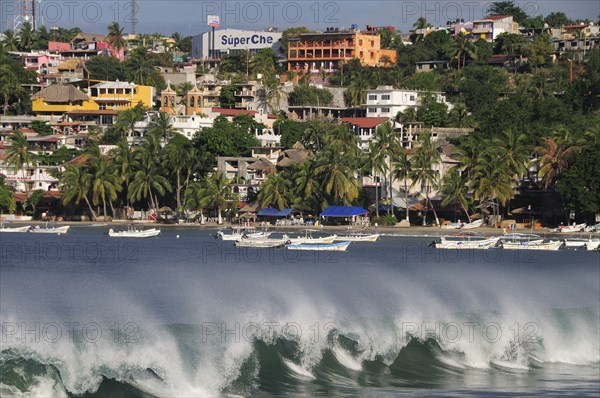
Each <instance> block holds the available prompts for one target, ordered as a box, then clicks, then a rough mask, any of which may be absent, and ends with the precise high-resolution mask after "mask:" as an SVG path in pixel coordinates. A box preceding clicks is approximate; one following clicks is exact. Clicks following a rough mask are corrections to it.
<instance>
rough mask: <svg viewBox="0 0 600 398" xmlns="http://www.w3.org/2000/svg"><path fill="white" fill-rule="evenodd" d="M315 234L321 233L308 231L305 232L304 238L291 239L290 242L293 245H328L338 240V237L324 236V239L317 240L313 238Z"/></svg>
mask: <svg viewBox="0 0 600 398" xmlns="http://www.w3.org/2000/svg"><path fill="white" fill-rule="evenodd" d="M313 232H319V231H314V230H311V229H307V230H306V231H305V235H304V236H298V237H296V238H290V241H291V242H292V244H328V243H333V242H334V241H335V240H336V239H337V235H331V236H324V237H322V238H315V237H313V236H312V233H313Z"/></svg>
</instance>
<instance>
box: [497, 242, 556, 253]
mask: <svg viewBox="0 0 600 398" xmlns="http://www.w3.org/2000/svg"><path fill="white" fill-rule="evenodd" d="M562 245H563V242H562V241H559V240H556V241H550V242H544V241H542V242H538V241H533V242H527V241H523V242H504V243H502V248H503V249H508V250H548V251H556V250H558V249H560V248H561V246H562Z"/></svg>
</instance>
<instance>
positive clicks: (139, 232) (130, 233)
mask: <svg viewBox="0 0 600 398" xmlns="http://www.w3.org/2000/svg"><path fill="white" fill-rule="evenodd" d="M159 234H160V229H157V228H150V229H140V228H137V227H136V226H135V225H129V226H128V227H127V230H125V231H115V230H113V229H112V228H111V229H109V230H108V236H110V237H111V238H152V237H154V236H157V235H159Z"/></svg>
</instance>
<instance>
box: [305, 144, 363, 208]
mask: <svg viewBox="0 0 600 398" xmlns="http://www.w3.org/2000/svg"><path fill="white" fill-rule="evenodd" d="M351 164H354V161H353V160H349V159H348V158H347V157H345V156H344V154H342V153H340V152H338V151H336V150H335V149H332V148H328V149H327V150H326V151H324V152H323V154H322V157H321V159H320V160H319V161H318V165H317V167H316V168H315V173H316V174H317V175H318V176H319V178H320V180H321V181H322V182H321V184H322V185H321V186H322V187H323V191H324V192H325V193H326V194H328V195H329V196H330V197H331V199H332V200H333V201H334V202H337V203H347V204H350V203H352V202H353V201H354V200H356V199H357V198H358V182H357V181H356V177H355V176H354V169H353V167H352V166H351Z"/></svg>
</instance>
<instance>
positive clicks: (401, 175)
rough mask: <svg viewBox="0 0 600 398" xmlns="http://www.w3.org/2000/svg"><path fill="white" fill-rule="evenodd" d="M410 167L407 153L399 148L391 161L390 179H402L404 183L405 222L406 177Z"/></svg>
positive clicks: (407, 215) (407, 216) (407, 218)
mask: <svg viewBox="0 0 600 398" xmlns="http://www.w3.org/2000/svg"><path fill="white" fill-rule="evenodd" d="M411 170H412V166H411V161H410V159H409V158H408V152H407V150H406V149H404V148H401V149H400V151H399V152H397V153H396V154H394V159H393V161H392V173H393V174H392V177H393V178H394V179H395V180H399V179H402V180H403V181H404V201H405V206H406V221H409V211H408V207H409V206H408V177H409V175H410V173H411Z"/></svg>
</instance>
